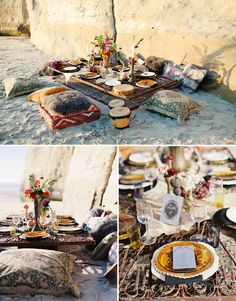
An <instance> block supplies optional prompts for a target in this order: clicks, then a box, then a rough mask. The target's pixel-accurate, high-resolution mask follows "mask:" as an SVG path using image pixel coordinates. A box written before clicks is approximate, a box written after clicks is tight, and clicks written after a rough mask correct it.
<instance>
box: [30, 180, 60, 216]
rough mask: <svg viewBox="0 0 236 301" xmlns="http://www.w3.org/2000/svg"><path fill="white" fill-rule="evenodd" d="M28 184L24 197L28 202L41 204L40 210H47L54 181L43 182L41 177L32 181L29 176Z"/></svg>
mask: <svg viewBox="0 0 236 301" xmlns="http://www.w3.org/2000/svg"><path fill="white" fill-rule="evenodd" d="M29 182H30V188H28V189H26V190H25V197H27V198H29V199H30V200H37V202H38V203H39V204H41V207H42V208H41V209H42V210H44V211H46V210H48V209H49V204H50V200H49V198H50V193H51V192H52V190H53V185H54V183H55V182H56V180H55V179H53V180H50V181H49V180H44V178H43V177H41V178H40V179H39V180H34V177H33V176H32V175H30V176H29Z"/></svg>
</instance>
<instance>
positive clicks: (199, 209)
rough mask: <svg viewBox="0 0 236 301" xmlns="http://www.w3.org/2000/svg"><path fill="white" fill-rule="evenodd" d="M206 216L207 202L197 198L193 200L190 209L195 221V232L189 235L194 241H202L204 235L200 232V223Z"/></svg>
mask: <svg viewBox="0 0 236 301" xmlns="http://www.w3.org/2000/svg"><path fill="white" fill-rule="evenodd" d="M206 217H207V204H206V202H205V201H203V200H197V201H194V202H193V208H192V210H191V218H192V220H193V221H194V222H197V226H198V227H197V232H198V233H196V234H194V235H192V236H191V237H190V239H191V240H194V241H204V239H205V238H204V236H203V235H202V234H201V233H200V230H201V229H200V223H201V221H203V220H204V219H205V218H206Z"/></svg>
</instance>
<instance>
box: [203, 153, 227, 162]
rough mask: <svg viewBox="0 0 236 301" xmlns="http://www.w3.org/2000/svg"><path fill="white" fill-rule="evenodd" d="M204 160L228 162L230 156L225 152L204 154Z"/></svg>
mask: <svg viewBox="0 0 236 301" xmlns="http://www.w3.org/2000/svg"><path fill="white" fill-rule="evenodd" d="M203 158H204V159H206V160H207V161H211V162H217V161H227V160H228V159H229V156H228V155H227V154H225V153H223V152H210V153H207V154H203Z"/></svg>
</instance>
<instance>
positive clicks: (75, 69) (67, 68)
mask: <svg viewBox="0 0 236 301" xmlns="http://www.w3.org/2000/svg"><path fill="white" fill-rule="evenodd" d="M62 71H63V72H68V73H70V72H71V73H72V72H77V71H78V68H77V67H75V66H71V67H64V68H63V69H62Z"/></svg>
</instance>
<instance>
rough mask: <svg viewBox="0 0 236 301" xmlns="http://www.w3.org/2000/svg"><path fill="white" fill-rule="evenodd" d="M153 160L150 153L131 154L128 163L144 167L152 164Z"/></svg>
mask: <svg viewBox="0 0 236 301" xmlns="http://www.w3.org/2000/svg"><path fill="white" fill-rule="evenodd" d="M153 160H154V159H153V157H152V155H151V154H150V153H145V152H141V153H133V154H131V155H130V156H129V161H130V162H131V163H135V164H140V165H146V164H148V163H150V162H152V161H153Z"/></svg>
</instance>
